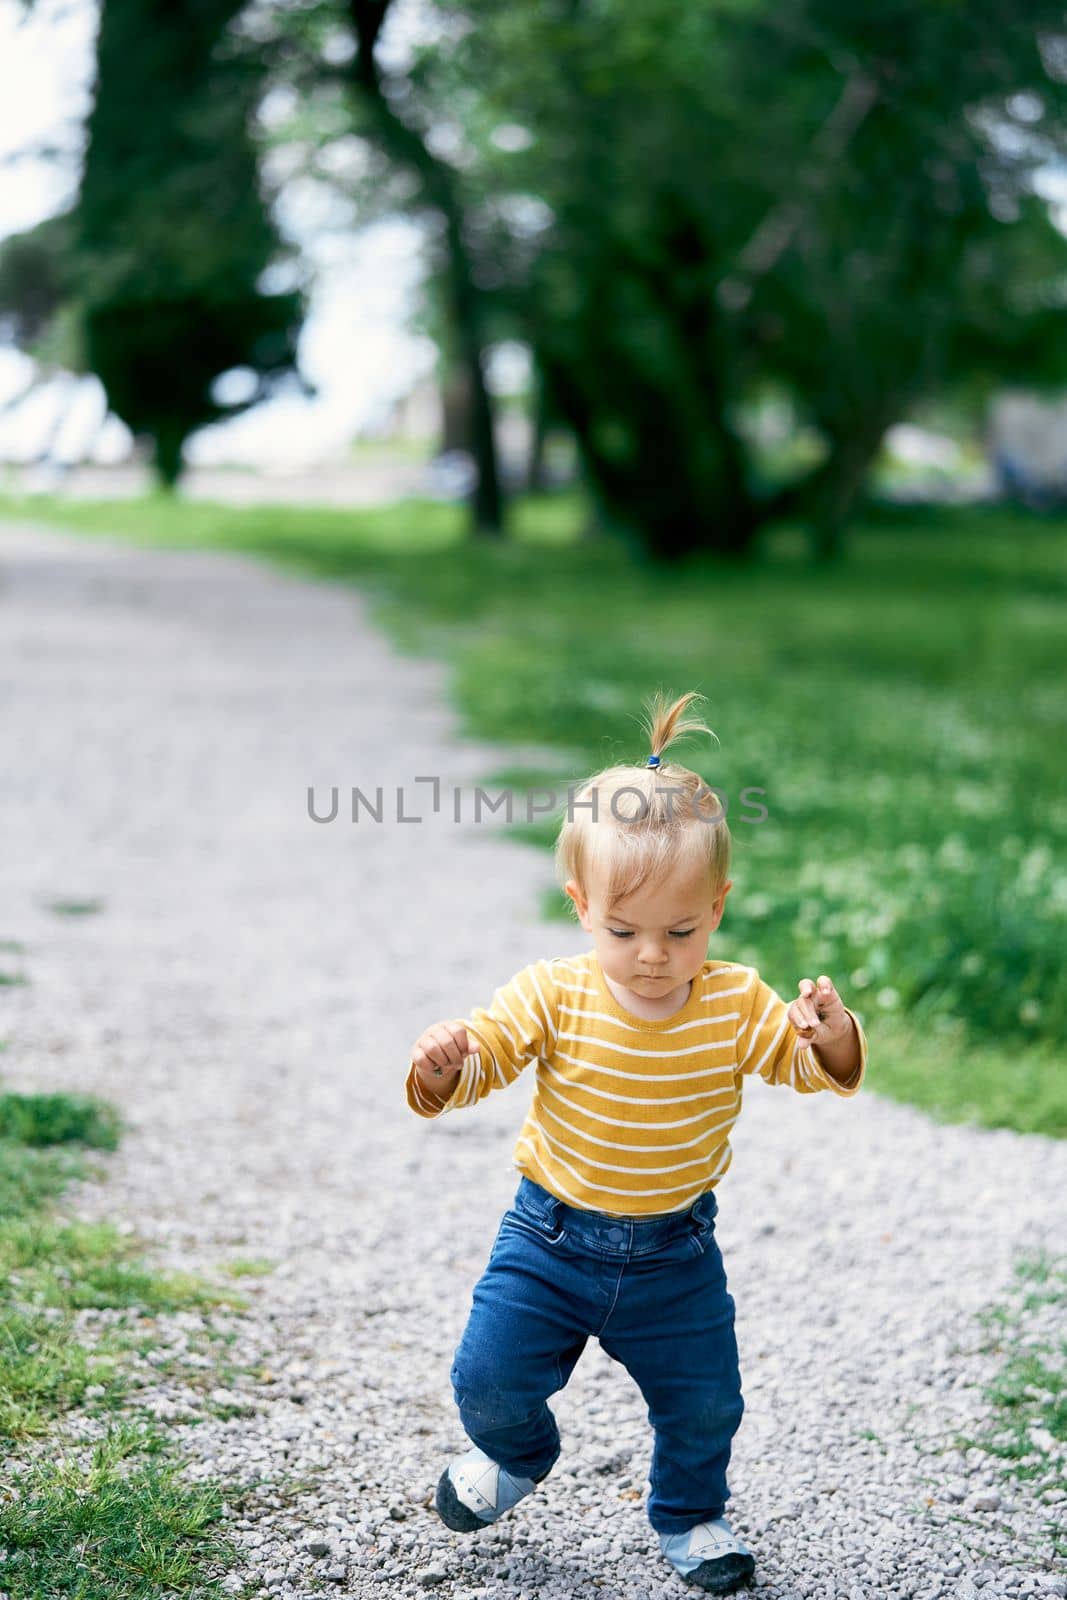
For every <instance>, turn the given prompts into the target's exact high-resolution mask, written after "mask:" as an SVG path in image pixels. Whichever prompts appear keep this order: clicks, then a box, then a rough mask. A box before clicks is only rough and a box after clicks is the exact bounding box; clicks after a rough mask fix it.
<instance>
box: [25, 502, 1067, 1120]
mask: <svg viewBox="0 0 1067 1600" xmlns="http://www.w3.org/2000/svg"><path fill="white" fill-rule="evenodd" d="M0 512H6V513H8V514H11V515H17V516H33V517H39V518H42V519H44V520H47V521H51V522H53V523H57V524H62V525H64V526H67V527H72V528H81V529H84V530H85V531H86V532H90V533H107V534H111V535H117V536H120V537H124V538H129V539H132V540H136V541H138V542H141V543H144V544H164V545H186V546H189V545H193V546H204V547H208V546H211V547H222V548H227V549H230V550H239V551H247V552H250V553H255V554H258V555H262V556H266V557H268V558H270V559H272V560H275V561H278V562H280V563H281V564H283V565H285V566H287V567H289V568H292V569H294V570H303V571H308V572H312V573H315V574H317V575H319V576H327V577H333V578H337V579H344V580H351V581H354V582H358V583H359V584H360V586H361V587H362V588H363V589H364V591H365V592H366V593H367V594H368V595H369V596H370V597H371V600H372V603H373V609H374V614H375V615H376V617H377V618H378V619H379V621H380V622H381V623H382V624H383V625H384V626H386V627H388V628H389V629H390V630H391V631H392V634H393V637H394V639H395V640H396V642H397V643H398V645H399V646H400V647H401V648H403V649H405V650H408V651H411V652H414V653H427V654H434V655H441V656H444V657H445V658H446V659H447V661H448V662H449V665H450V669H451V675H452V677H451V681H452V686H453V694H454V697H455V700H456V703H457V705H458V707H459V710H460V713H461V731H462V732H464V733H465V734H469V735H470V736H472V737H475V738H478V739H483V740H494V741H499V742H501V743H502V744H505V745H506V744H508V743H509V742H512V741H516V742H530V743H535V744H537V745H539V746H545V747H556V748H557V749H558V750H559V767H558V769H557V770H556V771H553V770H552V768H551V765H550V764H549V765H548V766H547V767H546V766H545V764H544V763H541V764H540V770H539V771H538V772H529V773H527V774H525V776H524V773H523V769H522V768H521V765H520V764H519V763H516V762H510V763H509V762H508V761H507V758H506V756H505V757H504V758H503V761H502V764H501V766H502V770H503V771H505V772H506V773H507V775H508V777H509V779H510V780H511V781H512V782H513V783H514V784H515V786H516V787H518V786H519V785H520V784H522V783H532V782H535V781H548V780H551V779H553V778H558V779H560V794H559V798H560V801H561V802H562V800H563V798H564V795H563V780H565V779H566V778H573V779H578V778H580V777H582V776H584V775H585V774H587V773H588V772H590V771H593V770H595V769H596V768H597V767H599V766H602V765H605V764H607V763H609V762H612V761H615V760H619V759H627V760H638V761H643V759H644V756H645V754H646V752H645V750H644V748H643V740H642V735H641V733H640V730H639V722H638V718H639V716H640V713H641V709H642V702H643V701H644V699H645V697H646V696H647V695H648V694H649V693H650V692H651V691H652V690H653V689H655V688H657V687H663V688H664V689H667V690H670V691H673V692H675V693H681V692H683V691H684V690H686V689H690V688H696V689H699V690H701V691H702V692H703V693H704V694H705V695H706V696H707V706H706V707H705V708H704V709H705V714H706V716H707V719H708V721H709V722H710V724H711V726H712V727H713V728H715V730H716V732H717V734H718V736H719V740H720V743H719V744H718V745H716V746H709V742H708V741H707V740H703V741H694V742H686V743H684V744H682V745H679V746H678V747H677V755H678V757H679V758H680V759H681V760H683V761H685V762H686V763H687V764H688V765H690V766H693V767H694V768H695V769H696V770H698V771H699V772H701V773H702V774H703V776H704V777H705V778H706V779H707V780H708V781H709V782H710V783H713V784H715V785H716V786H717V787H718V788H720V790H722V791H723V792H724V793H725V796H726V798H727V801H728V805H729V815H730V818H731V823H732V825H733V832H734V838H735V859H734V870H733V879H734V888H733V890H732V892H731V894H730V896H729V898H728V900H727V906H726V914H725V917H724V919H723V924H722V928H721V930H720V931H719V933H718V934H717V935H716V936H715V937H714V938H713V940H712V942H711V947H710V953H711V954H712V955H721V956H725V957H731V958H735V959H739V960H741V961H745V962H750V963H753V964H755V965H758V966H759V968H760V970H761V971H762V972H763V974H764V976H765V977H766V978H767V979H768V981H769V982H771V983H772V984H773V985H774V986H775V987H776V988H777V989H778V990H779V992H781V993H783V994H794V993H795V992H796V983H797V980H798V979H799V978H800V977H801V976H807V975H810V976H814V975H816V974H817V973H819V972H823V971H826V972H829V973H830V974H831V975H832V976H833V977H834V979H835V981H836V982H837V984H838V987H839V988H840V989H841V991H842V993H843V994H844V995H845V997H846V999H847V1000H848V1002H849V1003H850V1004H852V1005H853V1006H854V1008H855V1009H856V1010H857V1011H859V1013H860V1014H861V1016H862V1017H863V1019H864V1022H865V1025H866V1026H867V1029H868V1032H869V1034H870V1037H871V1045H872V1064H871V1069H870V1074H869V1084H870V1087H871V1088H872V1089H874V1090H876V1091H878V1092H881V1093H884V1094H887V1095H890V1096H896V1097H898V1098H900V1099H902V1100H908V1101H912V1102H914V1103H918V1104H920V1105H922V1106H924V1107H925V1108H927V1109H930V1110H931V1111H933V1112H935V1114H937V1115H939V1116H943V1117H946V1118H950V1119H953V1120H969V1121H976V1122H980V1123H983V1124H985V1125H987V1126H1005V1127H1014V1128H1019V1129H1021V1130H1024V1131H1027V1132H1041V1133H1046V1134H1049V1135H1052V1136H1055V1137H1064V1136H1065V1135H1067V1088H1065V1087H1064V1079H1065V1076H1067V1074H1065V1070H1064V1069H1065V1056H1067V1047H1065V1045H1064V1043H1063V1041H1064V1040H1065V1039H1067V962H1064V960H1063V958H1062V952H1063V950H1064V949H1065V948H1067V799H1065V798H1064V795H1063V790H1062V771H1061V768H1062V755H1061V752H1062V749H1063V748H1064V744H1065V742H1067V699H1065V697H1064V695H1063V692H1062V682H1063V678H1064V669H1065V667H1067V642H1065V641H1067V627H1065V625H1064V624H1065V621H1067V523H1065V522H1064V521H1063V520H1062V519H1061V520H1057V519H1052V518H1041V519H1038V518H1031V517H1027V516H1025V515H1021V514H1015V513H1012V512H1008V511H1001V510H997V509H981V508H966V509H952V508H950V509H945V510H941V511H906V510H894V511H892V512H889V511H885V512H880V513H871V514H870V515H869V516H868V518H867V519H866V520H865V521H864V522H863V523H862V524H861V525H858V526H856V527H855V528H854V529H853V530H852V531H851V535H850V542H849V547H848V554H847V558H846V560H845V561H844V562H843V563H842V564H841V565H840V566H838V567H837V568H836V569H834V570H828V569H826V568H816V567H813V566H812V565H811V564H810V562H809V560H808V556H807V546H806V543H805V541H804V539H803V538H802V537H801V535H800V534H799V532H798V531H796V530H792V529H790V528H779V529H774V530H771V531H770V532H769V533H768V534H767V535H766V536H765V538H764V539H763V541H762V543H761V546H760V548H759V550H758V552H757V556H756V559H755V560H754V561H753V562H751V563H748V564H738V563H725V562H721V561H718V560H715V559H713V558H711V557H707V556H701V557H698V558H694V559H692V560H690V561H688V562H686V563H684V564H683V565H682V566H681V567H679V568H676V569H673V570H664V569H660V568H657V567H654V566H651V565H649V564H647V563H645V562H642V561H641V560H640V559H638V558H637V557H636V556H635V555H634V553H633V552H632V551H630V550H628V549H626V548H624V547H623V546H621V545H619V544H617V543H614V542H608V541H591V540H587V539H582V538H579V537H577V536H576V530H577V529H578V527H579V526H580V524H581V522H582V512H581V508H580V506H579V505H578V503H577V501H576V500H574V499H573V498H570V497H567V496H561V497H553V498H547V499H540V500H530V501H526V502H524V503H523V504H521V505H520V506H519V508H518V511H517V515H516V518H515V527H514V534H513V537H512V538H511V539H510V540H508V541H506V542H503V543H499V542H493V541H479V542H477V543H472V542H470V541H469V540H467V538H466V536H465V534H464V528H463V519H464V513H463V511H462V509H461V508H459V507H456V506H453V505H444V504H439V503H436V502H425V503H423V502H409V503H407V504H403V505H398V506H393V507H389V508H385V509H381V510H371V511H351V512H346V511H333V510H317V509H314V510H312V509H305V508H294V507H287V508H276V507H255V508H248V509H235V508H230V507H222V506H211V505H205V504H202V503H195V504H192V503H190V504H186V503H183V502H181V501H174V500H167V499H165V498H153V499H149V500H145V501H140V502H137V501H125V502H120V503H112V504H106V503H101V502H93V503H80V504H79V503H72V502H67V501H58V500H57V501H46V500H39V499H33V500H22V501H12V500H9V501H6V502H0ZM0 603H2V601H0ZM372 779H373V774H372V773H368V772H362V771H351V770H346V771H339V772H338V774H337V781H338V782H339V783H340V784H345V785H347V784H357V785H362V787H364V789H367V788H368V785H370V787H371V788H372V787H373V782H372ZM487 786H488V785H487ZM746 789H751V790H754V791H760V795H759V798H760V799H761V801H762V804H763V805H765V807H766V809H767V818H766V820H765V821H762V822H754V821H753V820H751V819H752V815H753V813H752V811H751V809H750V808H749V807H746V806H745V805H744V804H743V801H742V796H743V791H745V790H746ZM417 798H421V796H419V792H418V791H413V802H414V801H416V799H417ZM464 799H465V801H466V802H467V803H468V808H467V811H466V812H465V813H464V814H465V815H468V816H469V815H471V814H472V809H473V807H472V802H473V795H470V796H465V797H464ZM554 829H555V823H554V820H552V819H548V820H542V821H540V822H538V823H535V824H534V825H533V826H529V827H527V826H522V827H517V828H516V830H515V834H516V836H517V837H520V838H523V839H524V840H526V841H527V842H529V843H530V845H531V846H532V847H536V848H538V849H543V848H545V847H546V846H547V845H548V844H549V843H550V842H551V838H552V836H553V833H554ZM549 873H550V868H549V864H548V863H547V861H546V878H547V876H548V874H549ZM547 904H548V907H549V909H550V910H551V913H552V915H558V916H560V917H563V916H566V915H568V912H567V910H566V908H565V905H564V902H563V899H562V897H561V896H560V895H559V894H558V892H555V891H553V892H552V894H551V895H549V896H548V899H547Z"/></svg>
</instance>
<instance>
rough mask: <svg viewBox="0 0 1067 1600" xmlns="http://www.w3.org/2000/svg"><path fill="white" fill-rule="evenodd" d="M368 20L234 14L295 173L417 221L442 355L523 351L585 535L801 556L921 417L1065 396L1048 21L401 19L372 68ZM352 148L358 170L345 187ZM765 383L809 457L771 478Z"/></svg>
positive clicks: (677, 12) (716, 9) (754, 4)
mask: <svg viewBox="0 0 1067 1600" xmlns="http://www.w3.org/2000/svg"><path fill="white" fill-rule="evenodd" d="M398 9H399V8H398V7H396V6H395V5H394V6H393V7H392V8H391V7H390V0H308V3H305V4H302V5H301V6H300V7H299V8H296V9H293V8H289V7H285V6H282V7H277V6H269V5H264V6H263V7H262V10H263V11H264V12H268V13H269V14H270V16H271V19H272V26H273V29H274V36H275V39H276V41H277V40H279V39H280V40H282V41H284V44H285V49H284V50H282V51H279V52H278V59H279V61H281V62H282V63H283V66H282V75H283V76H287V77H288V81H289V82H290V83H292V84H295V85H297V86H298V87H299V89H300V94H301V110H300V114H299V124H300V126H299V129H298V130H296V137H297V138H298V139H300V140H302V141H303V143H304V148H305V149H306V151H307V152H308V169H307V170H309V171H315V172H317V175H318V176H319V177H320V178H322V179H324V180H325V181H330V182H339V184H340V186H341V187H344V188H346V190H347V192H348V193H349V194H350V195H353V196H354V197H356V199H357V203H358V204H359V205H360V206H362V207H363V208H364V209H366V208H367V207H370V208H371V209H372V210H374V211H375V212H376V213H377V212H378V211H379V210H380V209H381V208H382V207H388V206H389V205H390V204H395V205H396V206H397V207H399V208H402V209H407V210H409V211H413V212H415V213H416V214H418V215H420V216H422V217H427V216H429V217H436V219H437V226H436V229H434V228H432V227H431V236H432V237H433V238H434V239H435V240H436V241H437V243H438V246H439V247H440V245H441V242H442V241H444V248H443V250H440V249H439V255H438V258H437V259H438V260H442V261H443V262H444V265H443V267H442V271H443V272H444V274H445V275H446V276H449V277H450V278H451V280H452V282H453V292H452V294H451V296H450V298H449V297H446V300H447V301H448V303H449V304H450V305H451V307H452V311H453V326H454V329H455V337H456V341H457V343H458V344H460V345H463V342H464V340H465V341H466V346H465V347H466V349H467V350H468V352H469V353H470V356H471V359H472V360H474V359H475V355H476V353H477V352H480V351H482V350H484V346H485V341H486V337H487V334H488V333H489V332H490V331H491V332H494V333H495V336H496V337H501V336H504V335H505V334H510V335H511V336H513V337H518V338H521V339H524V340H525V341H527V342H528V344H529V345H530V347H531V348H532V350H533V352H534V355H535V359H536V362H537V366H538V382H539V386H540V389H541V392H542V393H543V397H544V401H545V404H546V406H547V408H548V410H549V411H550V413H552V414H554V415H555V416H556V417H558V418H560V419H562V420H563V421H565V422H566V424H567V425H568V426H569V427H570V428H571V429H572V430H573V432H574V435H575V437H576V438H577V440H578V443H579V446H580V450H581V455H582V459H583V462H584V465H585V468H586V472H587V476H588V480H589V483H590V485H591V487H592V489H593V491H594V493H595V495H596V497H597V500H598V502H599V505H600V508H601V512H602V516H603V519H604V521H605V522H607V523H608V524H609V525H614V526H616V527H619V528H623V529H626V530H628V531H629V532H630V533H631V534H632V536H633V537H634V538H635V539H637V540H639V541H641V542H643V543H644V544H645V545H646V546H647V547H648V548H649V549H650V550H651V551H652V552H653V553H654V554H656V555H657V556H660V557H662V558H665V559H671V558H676V557H680V556H683V555H685V554H686V553H688V552H689V551H692V550H696V549H708V548H711V549H715V550H718V551H720V552H724V553H733V554H743V553H745V552H746V551H747V550H748V549H749V548H750V546H751V544H752V541H753V539H754V536H755V533H756V531H757V530H758V528H759V526H760V525H761V524H762V523H763V522H765V521H766V520H768V519H769V518H772V517H775V516H779V515H781V514H783V513H790V514H793V515H799V516H801V517H803V518H804V519H806V520H807V522H808V523H809V525H810V526H811V528H812V529H813V530H814V532H815V535H816V540H817V547H818V548H819V549H820V550H821V551H822V552H823V553H824V554H830V553H832V552H833V551H834V550H835V549H836V548H837V545H838V540H839V537H840V534H841V530H842V528H843V526H844V524H845V522H846V520H847V517H848V515H849V512H850V510H851V509H852V507H853V505H854V503H855V501H856V498H857V496H858V495H859V494H860V492H861V491H862V487H863V484H864V481H865V479H866V476H867V473H868V470H869V468H870V466H871V463H872V461H873V459H874V457H875V456H876V454H877V452H878V450H879V448H880V445H881V441H882V439H883V437H884V434H885V432H886V429H887V428H888V427H889V426H890V425H891V424H892V423H893V422H895V421H897V420H899V419H901V418H902V417H904V416H906V415H908V414H909V412H911V411H913V410H914V408H915V407H916V406H917V405H918V404H919V403H920V402H922V401H924V400H926V399H928V398H930V397H932V396H944V395H945V394H948V393H950V392H951V391H953V390H956V391H959V392H966V393H968V394H969V395H970V396H971V397H972V399H973V398H974V397H975V396H978V395H980V394H981V393H982V392H983V389H988V388H989V387H990V386H992V385H994V384H996V383H1000V382H1003V381H1004V380H1005V379H1009V380H1010V379H1016V378H1024V379H1025V380H1026V381H1027V382H1028V383H1033V382H1034V381H1045V382H1049V383H1062V382H1063V381H1064V380H1065V379H1067V316H1065V314H1064V309H1063V303H1064V294H1063V285H1064V271H1065V265H1067V247H1065V242H1064V239H1063V237H1062V235H1061V233H1060V232H1059V230H1058V229H1057V228H1056V227H1055V226H1054V225H1053V223H1052V221H1051V220H1050V217H1049V214H1048V207H1047V206H1046V204H1045V203H1044V201H1042V200H1041V199H1039V198H1038V196H1037V193H1036V192H1035V180H1036V178H1037V175H1038V174H1039V173H1040V172H1041V170H1042V169H1043V168H1047V167H1049V166H1051V165H1053V164H1055V163H1056V162H1058V161H1061V160H1062V156H1063V152H1064V85H1065V82H1067V36H1065V32H1064V15H1063V12H1062V10H1061V8H1059V7H1058V6H1053V5H1052V4H1050V3H1047V0H1031V3H1029V4H1028V5H1026V6H1025V7H1021V8H1017V9H1015V10H1009V9H1006V8H1005V7H1004V6H1003V5H1002V4H1000V3H998V0H976V3H974V4H971V5H968V6H967V7H966V8H964V7H961V6H959V5H955V4H951V5H939V6H930V5H928V4H925V3H922V0H888V3H887V4H886V5H883V6H882V7H880V8H879V9H878V11H877V13H875V14H870V13H869V12H868V11H867V10H866V9H863V8H861V9H860V10H857V9H856V8H855V7H854V6H850V5H847V4H844V3H842V0H773V3H771V0H705V3H704V4H700V5H697V6H692V5H689V6H686V5H682V4H680V3H679V0H645V3H643V4H642V5H641V6H640V7H633V6H632V5H630V4H628V3H627V0H531V3H530V4H527V5H524V6H521V7H510V6H509V7H504V6H500V5H498V4H497V3H496V0H456V3H453V0H430V3H428V5H427V6H425V7H424V8H422V10H421V12H420V17H419V24H420V25H419V30H418V34H417V36H416V37H415V38H414V39H411V38H409V39H408V40H407V41H406V44H405V47H404V48H399V49H398V48H397V47H396V46H395V45H394V47H393V49H392V51H391V52H385V53H388V54H390V55H391V60H392V63H393V64H392V65H391V67H390V70H389V72H387V73H386V72H383V71H382V70H381V69H380V68H379V67H377V66H375V65H374V64H373V63H372V61H371V52H372V51H378V52H379V53H382V42H383V39H384V40H385V42H386V43H388V41H389V37H390V36H389V30H388V28H387V27H385V23H386V21H387V13H390V11H392V12H393V13H396V12H397V11H398ZM368 19H369V20H368ZM346 29H347V30H348V31H349V33H350V36H351V44H352V50H353V51H354V54H353V53H351V52H349V53H348V54H346V53H345V51H344V49H343V48H341V49H340V50H339V49H338V41H339V39H342V37H343V35H344V32H345V30H346ZM398 62H399V63H400V64H399V65H397V63H398ZM353 85H356V86H359V87H360V88H361V91H362V94H361V95H357V96H356V97H355V99H353V97H352V96H351V94H346V91H347V90H350V89H351V87H352V86H353ZM376 97H377V103H375V98H376ZM316 129H317V130H318V137H317V138H316ZM353 133H355V134H356V135H357V136H360V137H362V138H365V139H368V140H369V141H370V142H371V144H372V145H373V146H374V148H375V149H376V151H377V152H378V154H379V156H380V157H381V158H383V159H382V161H380V162H379V163H376V164H374V165H373V166H372V167H371V168H370V169H365V170H364V171H363V173H362V175H361V176H360V177H357V178H356V179H355V180H354V181H353V180H351V178H350V174H351V173H352V171H353V170H354V169H356V168H357V167H358V163H355V162H353V161H352V160H347V161H346V160H345V159H344V157H343V155H342V152H343V149H344V146H345V141H346V140H347V141H351V138H352V134H353ZM282 136H283V137H284V135H282ZM335 157H336V158H337V159H333V158H335ZM405 178H406V179H407V180H408V181H406V182H405V181H404V180H405ZM372 185H373V186H374V190H373V192H372ZM459 279H462V280H463V284H464V286H465V291H466V307H465V308H464V304H463V296H461V295H458V294H456V293H455V292H454V285H455V282H457V281H458V280H459ZM768 393H775V394H785V395H787V396H789V397H790V399H791V401H792V403H793V407H794V410H795V413H796V415H797V416H798V418H799V419H800V421H801V423H802V424H803V425H805V426H806V428H807V430H808V431H809V432H810V433H812V434H813V435H814V436H815V437H816V438H817V439H818V440H819V441H821V458H820V459H819V460H818V462H817V463H816V464H815V465H814V466H812V467H810V468H807V469H805V470H804V471H803V472H802V473H800V474H798V475H795V476H794V477H793V478H792V479H791V480H787V481H785V482H782V481H781V477H780V475H779V477H778V478H777V479H776V478H775V477H773V476H772V475H770V474H768V472H767V471H766V470H765V469H763V470H761V467H760V462H759V455H758V452H757V451H756V450H754V448H753V441H752V437H751V433H752V429H751V416H752V413H753V408H754V406H755V405H756V404H757V403H758V402H759V400H760V398H761V396H765V395H766V394H768Z"/></svg>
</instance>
